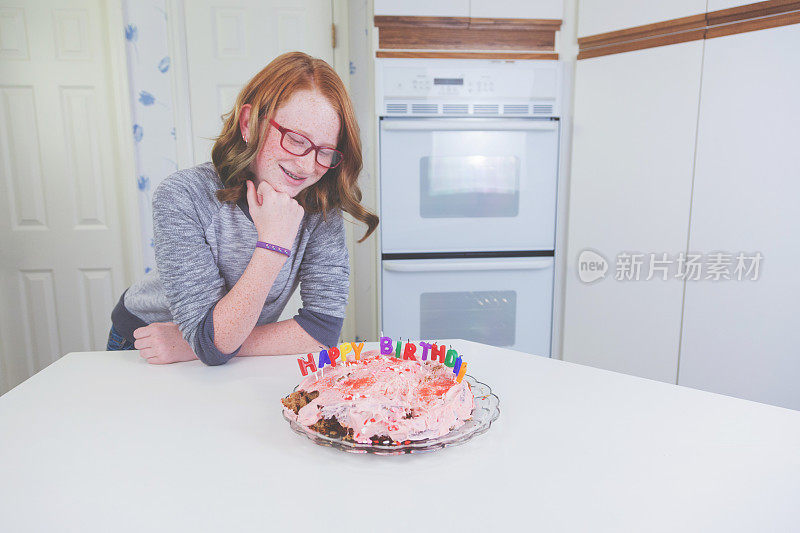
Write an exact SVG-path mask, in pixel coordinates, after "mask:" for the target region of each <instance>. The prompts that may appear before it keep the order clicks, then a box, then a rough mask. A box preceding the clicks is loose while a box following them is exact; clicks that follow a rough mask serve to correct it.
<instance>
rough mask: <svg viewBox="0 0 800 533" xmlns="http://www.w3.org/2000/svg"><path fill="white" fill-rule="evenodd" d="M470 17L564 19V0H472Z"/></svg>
mask: <svg viewBox="0 0 800 533" xmlns="http://www.w3.org/2000/svg"><path fill="white" fill-rule="evenodd" d="M469 16H470V17H472V18H495V19H563V18H564V5H563V2H562V0H537V1H536V2H531V1H530V0H471V1H470V3H469Z"/></svg>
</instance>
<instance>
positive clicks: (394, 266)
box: [383, 257, 553, 272]
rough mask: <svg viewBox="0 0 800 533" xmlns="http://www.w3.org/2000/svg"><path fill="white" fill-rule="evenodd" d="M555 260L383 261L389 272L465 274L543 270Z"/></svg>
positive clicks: (385, 268) (384, 267)
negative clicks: (482, 271) (480, 271)
mask: <svg viewBox="0 0 800 533" xmlns="http://www.w3.org/2000/svg"><path fill="white" fill-rule="evenodd" d="M552 264H553V259H552V258H550V257H548V258H543V259H529V260H526V261H482V262H477V261H459V260H457V259H448V260H446V261H425V262H424V263H423V262H416V261H415V262H413V263H412V262H409V261H404V260H396V261H383V269H384V270H387V271H389V272H463V271H475V270H542V269H545V268H549V267H550V266H551V265H552Z"/></svg>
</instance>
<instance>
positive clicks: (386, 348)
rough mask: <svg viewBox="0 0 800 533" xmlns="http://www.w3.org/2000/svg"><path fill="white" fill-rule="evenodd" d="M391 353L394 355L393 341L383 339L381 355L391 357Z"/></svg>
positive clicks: (387, 338) (386, 338)
mask: <svg viewBox="0 0 800 533" xmlns="http://www.w3.org/2000/svg"><path fill="white" fill-rule="evenodd" d="M390 353H392V339H390V338H389V337H381V355H389V354H390Z"/></svg>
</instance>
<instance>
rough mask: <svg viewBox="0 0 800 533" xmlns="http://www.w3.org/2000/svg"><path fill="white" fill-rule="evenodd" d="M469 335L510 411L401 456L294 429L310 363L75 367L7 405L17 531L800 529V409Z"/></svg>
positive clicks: (10, 503) (68, 362)
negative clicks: (303, 367) (449, 444)
mask: <svg viewBox="0 0 800 533" xmlns="http://www.w3.org/2000/svg"><path fill="white" fill-rule="evenodd" d="M449 342H451V343H452V345H453V346H454V347H455V348H457V349H458V351H459V352H460V353H463V354H464V356H465V360H467V361H468V362H469V373H470V374H472V375H474V376H476V377H477V378H478V379H479V380H481V381H484V382H486V383H488V384H489V385H491V386H492V388H493V389H494V391H495V392H496V393H497V394H498V396H499V397H500V411H501V414H500V418H499V419H498V420H497V421H496V422H495V424H494V425H493V427H492V428H491V429H490V430H489V431H488V432H487V433H485V434H483V435H480V436H478V437H476V438H474V439H473V440H471V441H469V442H467V443H466V444H464V445H461V446H456V447H453V448H447V449H444V450H439V451H436V452H432V453H425V454H415V455H405V456H396V457H378V456H372V455H353V454H348V453H343V452H341V451H337V450H334V449H331V448H325V447H321V446H317V445H315V444H313V443H312V442H311V441H309V440H308V439H306V438H304V437H301V436H299V435H297V434H295V433H294V432H293V431H291V429H290V428H289V425H288V424H287V423H286V421H285V420H284V419H283V418H282V416H281V406H280V403H279V400H280V398H281V397H282V396H283V395H285V394H287V393H288V392H289V391H290V390H291V389H292V387H293V386H294V385H295V384H296V383H297V382H299V380H300V372H299V369H298V366H297V363H296V358H295V357H293V356H292V357H289V356H286V357H252V358H236V359H235V360H233V361H231V362H230V363H228V364H226V365H224V366H221V367H213V368H212V367H205V366H203V365H202V363H200V362H192V363H180V364H175V365H168V366H150V365H148V364H146V363H145V362H144V361H143V360H141V359H140V358H139V357H138V355H137V353H136V352H89V353H72V354H69V355H66V356H65V357H63V358H62V359H61V360H59V361H58V362H56V363H54V364H53V365H51V366H50V367H48V368H47V369H45V370H43V371H42V372H40V373H39V374H37V375H36V376H34V377H33V378H31V379H29V380H28V381H26V382H25V383H23V384H21V385H20V386H19V387H17V388H16V389H14V390H12V391H10V392H8V393H7V394H6V395H5V396H3V397H2V398H0V530H2V531H8V532H17V531H47V532H50V531H59V532H61V531H81V532H91V531H98V532H99V531H102V532H109V531H115V532H121V531H137V532H138V531H174V532H182V531H187V532H189V531H191V532H199V531H214V532H233V531H289V530H290V528H292V527H293V526H294V525H297V526H299V528H297V529H294V530H298V531H307V530H311V529H316V530H318V531H381V532H385V531H415V530H418V531H436V532H439V533H441V532H445V531H457V530H461V531H477V530H482V531H491V532H495V531H512V530H514V531H516V530H525V531H533V530H536V531H548V532H551V531H593V532H595V531H631V532H634V531H635V532H640V531H642V532H643V531H648V532H650V531H724V532H726V533H728V532H731V531H797V528H798V527H800V412H796V411H791V410H787V409H781V408H778V407H772V406H767V405H762V404H758V403H754V402H749V401H744V400H738V399H734V398H729V397H725V396H720V395H715V394H710V393H705V392H701V391H696V390H692V389H687V388H682V387H677V386H674V385H668V384H664V383H659V382H654V381H649V380H645V379H639V378H634V377H630V376H625V375H621V374H615V373H612V372H606V371H602V370H597V369H593V368H589V367H583V366H580V365H574V364H570V363H565V362H562V361H556V360H550V359H545V358H541V357H535V356H531V355H526V354H522V353H519V352H514V351H510V350H503V349H498V348H490V347H487V346H483V345H480V344H476V343H471V342H466V341H449ZM367 347H368V348H369V345H368V346H367Z"/></svg>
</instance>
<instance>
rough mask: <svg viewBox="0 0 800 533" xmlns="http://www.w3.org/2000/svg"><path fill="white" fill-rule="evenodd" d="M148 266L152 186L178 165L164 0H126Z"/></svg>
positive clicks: (147, 265)
mask: <svg viewBox="0 0 800 533" xmlns="http://www.w3.org/2000/svg"><path fill="white" fill-rule="evenodd" d="M122 9H123V13H124V17H125V21H124V23H125V27H124V28H123V31H124V34H125V41H126V43H127V55H128V80H129V85H130V91H131V94H130V102H131V113H132V118H133V131H132V132H131V142H132V143H134V147H135V156H136V175H137V180H136V187H137V189H138V194H139V218H140V220H141V225H142V227H141V243H142V255H143V263H144V267H145V272H149V271H150V270H151V269H152V268H154V267H155V257H154V254H153V213H152V192H153V190H154V189H155V187H156V186H158V184H159V183H161V180H163V179H164V178H166V177H167V176H169V175H170V174H172V173H173V172H175V171H176V170H178V165H177V163H176V161H177V158H178V156H177V146H176V141H175V120H174V116H173V109H172V102H173V95H172V80H171V76H172V72H171V70H170V66H171V60H170V57H169V46H168V40H167V12H166V2H165V0H151V1H137V0H122Z"/></svg>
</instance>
